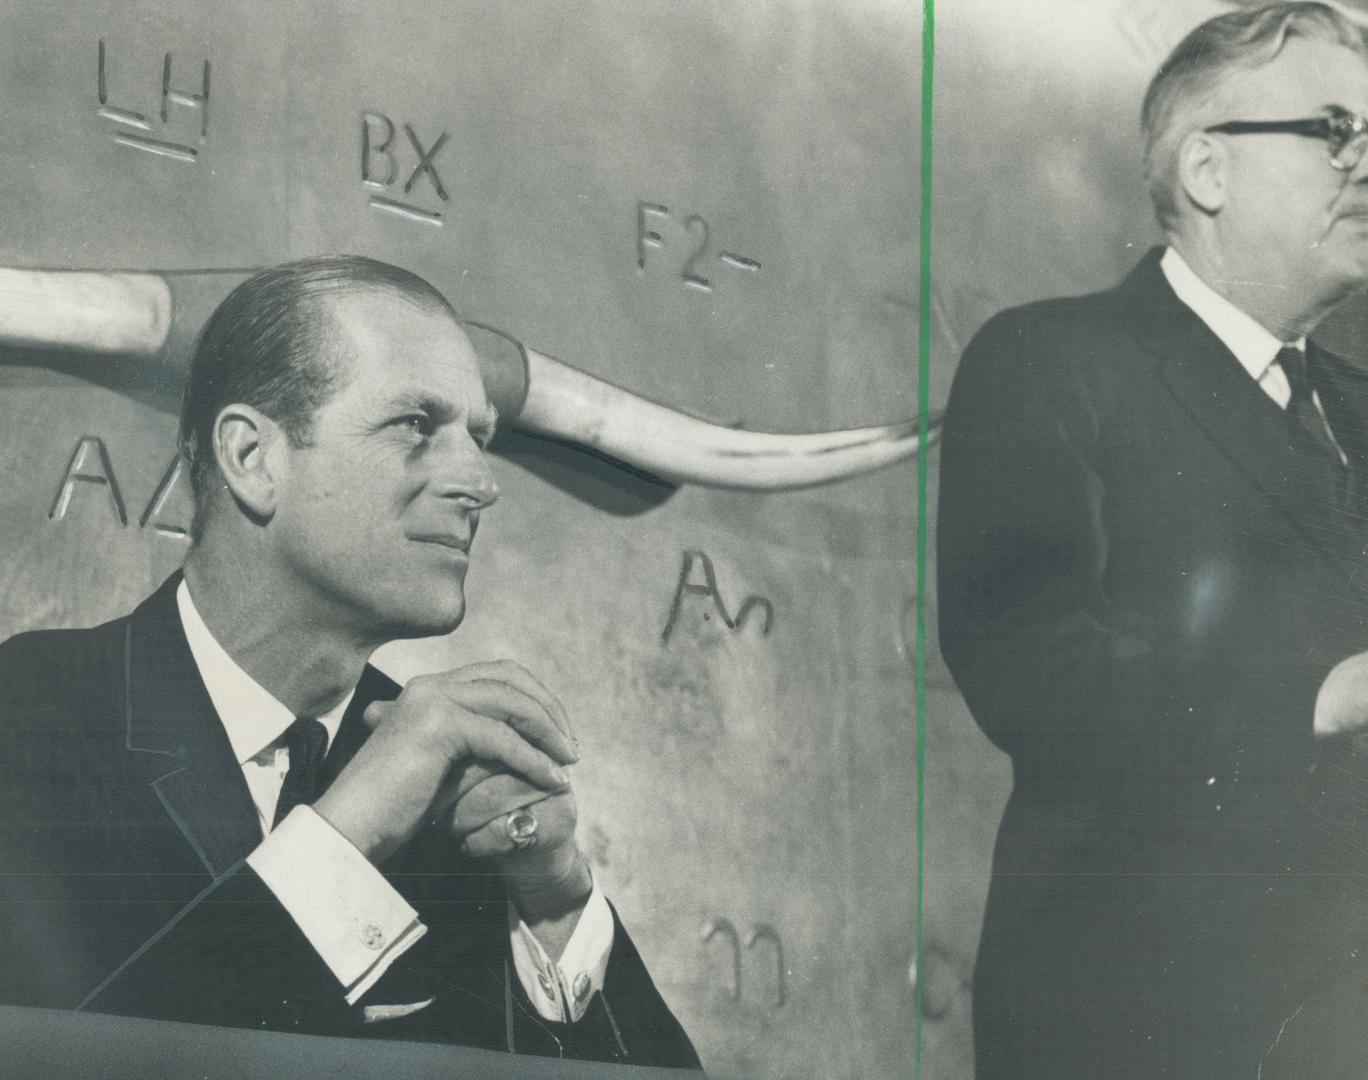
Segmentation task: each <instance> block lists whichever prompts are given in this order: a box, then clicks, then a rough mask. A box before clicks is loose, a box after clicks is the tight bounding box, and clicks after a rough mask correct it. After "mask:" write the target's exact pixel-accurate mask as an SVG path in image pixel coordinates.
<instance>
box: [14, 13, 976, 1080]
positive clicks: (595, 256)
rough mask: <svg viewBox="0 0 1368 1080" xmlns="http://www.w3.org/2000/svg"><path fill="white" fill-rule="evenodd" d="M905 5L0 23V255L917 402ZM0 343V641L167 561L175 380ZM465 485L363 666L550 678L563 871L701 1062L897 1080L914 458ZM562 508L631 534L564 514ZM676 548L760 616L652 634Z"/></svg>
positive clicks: (869, 402)
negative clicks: (594, 901)
mask: <svg viewBox="0 0 1368 1080" xmlns="http://www.w3.org/2000/svg"><path fill="white" fill-rule="evenodd" d="M918 15H919V12H918V10H917V7H916V5H908V4H906V3H904V2H902V0H861V2H850V0H847V2H838V0H756V2H750V3H747V4H746V5H744V7H743V6H742V5H738V4H735V3H723V2H722V0H695V2H693V3H690V4H686V5H680V4H676V3H672V2H666V0H632V2H627V0H592V2H591V0H575V2H573V3H571V2H568V0H566V2H562V3H550V2H545V3H536V4H532V3H524V2H510V0H498V2H496V0H455V2H449V3H437V2H430V3H429V2H418V0H400V2H394V3H390V4H384V5H382V4H373V3H362V2H359V0H351V2H341V0H331V2H329V0H310V2H307V3H297V4H282V3H274V4H267V3H256V2H253V3H247V2H235V3H211V2H209V0H177V2H175V3H170V2H166V3H157V2H155V0H125V2H121V3H112V2H104V0H78V2H74V3H69V4H65V5H57V6H53V5H44V6H39V7H29V8H21V7H19V6H18V5H11V6H10V10H9V11H7V14H6V17H5V19H4V24H3V25H4V33H3V34H0V117H3V130H4V131H5V142H6V153H5V154H4V155H3V156H0V220H3V221H4V223H5V228H4V229H3V230H0V265H10V266H30V267H88V268H131V269H156V270H177V271H189V272H193V273H192V274H190V275H189V276H181V277H177V278H176V279H175V284H176V287H177V289H181V290H185V291H191V290H198V291H199V292H201V293H204V294H214V293H215V292H221V291H223V290H226V288H227V287H228V285H229V284H231V282H232V280H234V275H232V274H219V273H201V272H206V271H213V272H217V271H225V270H238V269H242V268H251V267H256V266H261V265H266V264H269V263H273V262H277V261H280V260H283V259H285V258H288V257H293V256H298V255H304V254H309V253H314V252H320V251H337V250H345V251H353V252H360V253H365V254H370V255H374V256H378V257H380V258H385V259H388V260H391V261H394V262H398V263H401V264H403V265H405V266H408V267H411V268H413V269H415V270H417V271H419V272H420V273H423V274H424V275H426V276H428V277H429V278H430V279H431V280H432V281H433V282H434V283H435V284H437V285H438V286H439V287H441V288H443V289H444V290H446V291H447V292H448V293H449V294H450V295H451V296H452V298H453V299H454V301H455V302H456V304H457V305H458V307H459V308H460V309H461V310H462V311H463V313H465V314H466V315H468V316H469V317H472V318H477V319H480V320H483V321H486V322H490V323H493V324H495V325H498V326H500V327H502V328H503V329H505V330H507V331H509V332H510V333H513V334H515V335H517V336H518V337H520V338H522V339H523V340H525V341H526V342H527V343H528V344H529V345H532V346H534V347H536V348H538V349H541V350H543V351H545V352H549V353H552V354H554V355H557V356H559V357H561V358H562V359H564V360H566V361H568V362H571V363H573V364H576V365H578V366H580V367H583V368H585V369H586V370H589V371H591V372H593V373H595V374H597V375H600V376H603V377H606V378H609V379H611V380H613V381H615V382H618V383H620V384H622V385H624V386H628V387H630V388H633V389H635V390H637V391H639V392H641V393H644V394H647V395H648V396H651V397H654V398H656V399H658V400H662V401H666V402H668V403H670V404H673V405H676V406H679V407H681V408H684V409H687V410H690V411H692V412H695V413H697V414H700V415H704V416H707V417H710V418H713V419H716V420H719V421H722V422H725V423H729V424H739V425H745V426H748V427H756V428H761V427H764V428H770V429H773V430H789V431H802V430H818V429H823V428H827V427H841V426H854V425H861V424H867V423H876V422H884V421H890V420H894V419H898V418H900V417H903V416H906V415H910V414H912V413H913V412H915V402H916V391H917V387H916V349H915V342H916V320H915V311H916V299H917V297H916V285H915V281H916V259H917V251H916V239H915V238H916V227H917V212H916V208H917V205H918V191H917V184H916V177H917V165H918V157H917V154H918V131H917V126H916V121H917V116H918V113H919V108H920V103H919V98H918V95H919V88H920V73H919V70H918V63H919V56H920V37H919V22H918ZM101 42H103V54H101V50H100V43H101ZM168 54H169V55H170V60H169V65H170V67H169V71H170V76H169V81H168V83H167V88H168V90H169V94H164V93H163V76H164V71H165V70H166V64H167V63H168V61H167V59H166V58H167V55H168ZM101 55H103V65H102V66H101V61H100V57H101ZM206 61H207V62H208V65H209V93H208V101H207V106H206V105H205V104H204V103H203V102H202V101H200V100H199V99H200V98H202V97H203V96H204V86H205V83H204V79H205V68H204V65H205V63H206ZM101 70H103V79H101ZM163 109H165V116H163ZM406 128H407V130H406ZM363 131H364V132H365V138H366V139H368V140H369V152H367V151H366V148H365V144H364V143H363ZM409 132H411V133H412V134H411V136H410V134H409ZM425 159H426V161H427V166H426V167H423V166H420V162H422V161H423V160H425ZM367 180H369V183H367V182H366V181H367ZM439 187H440V190H439ZM643 204H644V205H643ZM643 223H644V224H643ZM649 233H654V234H658V237H659V239H658V241H656V240H655V238H653V237H651V236H649V235H645V234H649ZM643 237H644V239H643ZM724 254H725V255H728V256H731V258H730V259H724V258H723V255H724ZM178 295H179V293H178ZM0 360H3V363H0V433H3V434H0V635H8V634H10V633H13V632H15V631H18V630H20V629H24V628H29V627H36V626H55V625H81V624H90V623H94V622H97V621H100V620H102V619H105V618H107V617H110V616H112V615H114V614H117V613H120V612H122V611H124V610H126V609H127V608H128V607H129V606H131V604H132V603H133V602H134V601H136V600H137V599H138V598H139V597H140V596H141V595H143V594H145V593H146V592H147V591H149V590H150V589H151V588H152V587H153V586H154V585H155V584H156V583H157V582H158V581H159V580H160V579H161V578H162V576H163V575H165V574H166V573H168V572H169V571H170V570H171V569H173V568H174V567H175V565H176V564H177V563H178V562H179V560H180V559H181V558H182V556H183V553H184V550H185V549H184V544H185V541H184V539H183V538H181V537H180V536H179V535H178V531H179V528H180V527H183V526H184V525H185V523H186V514H185V511H186V497H185V492H184V491H183V489H182V482H181V481H179V480H176V481H175V482H174V483H173V484H172V485H171V487H170V488H169V489H168V488H166V486H165V482H166V481H167V480H168V479H169V478H168V477H167V475H166V470H167V468H168V466H169V465H170V463H171V461H172V457H173V427H174V424H173V419H172V416H171V414H170V410H171V409H172V408H173V407H174V405H173V403H174V397H175V392H176V387H175V380H174V378H171V377H167V376H166V375H164V374H158V373H153V374H152V375H151V376H148V375H146V374H145V373H140V372H139V371H138V370H136V369H135V368H134V367H132V366H130V365H128V364H126V363H124V362H122V361H110V360H99V359H98V358H96V359H92V358H90V357H79V356H64V355H52V354H43V353H39V352H27V353H10V354H7V355H5V356H3V357H0ZM495 467H496V471H497V473H498V479H499V481H500V484H501V485H502V487H503V490H504V498H503V500H502V501H501V503H500V504H499V505H498V507H496V508H495V509H494V510H493V511H492V512H491V513H489V514H488V515H486V518H485V521H484V526H483V528H482V529H481V534H480V542H479V544H478V545H477V548H476V550H475V553H474V562H473V565H472V568H471V572H470V577H469V594H470V597H471V614H470V617H469V619H468V621H467V623H466V625H465V626H463V627H462V628H461V629H460V630H459V631H458V632H457V633H456V634H455V635H454V636H453V637H451V638H449V639H443V640H438V641H427V642H418V643H410V644H408V645H406V646H403V647H399V648H392V649H389V650H386V652H385V653H384V655H383V657H382V661H383V666H386V667H387V668H389V669H390V670H392V671H394V672H396V673H398V674H400V675H407V674H411V673H414V672H417V671H420V670H426V669H436V668H442V667H447V666H451V665H453V664H456V663H460V662H464V661H468V660H473V659H477V658H486V657H493V656H503V655H507V656H512V657H514V658H515V659H518V660H520V661H521V662H523V663H524V664H525V665H526V666H528V667H529V668H531V669H532V670H533V671H534V672H536V673H537V674H538V675H540V676H541V678H542V679H543V680H544V681H545V682H546V683H547V684H548V685H549V686H551V687H552V688H554V690H555V691H556V692H558V693H559V694H560V695H561V696H562V698H563V699H564V700H565V701H566V703H567V704H568V705H569V706H570V708H571V710H572V712H573V714H574V715H575V716H576V717H577V718H578V724H579V730H580V734H581V739H582V742H583V744H584V750H585V763H584V764H583V765H582V766H580V768H579V778H578V789H579V793H580V799H581V806H582V817H583V826H582V828H583V837H584V839H585V842H586V846H587V849H588V850H589V852H590V854H591V857H592V859H593V862H594V865H595V867H596V870H597V872H598V874H599V875H600V877H601V878H602V880H603V881H604V882H605V883H606V885H607V887H608V889H609V892H610V894H611V895H612V896H613V897H614V899H615V901H616V902H617V904H618V906H619V909H620V910H621V912H622V914H623V917H624V919H625V920H626V921H627V923H628V924H629V925H630V926H631V927H632V928H633V931H634V935H635V936H636V938H637V940H638V943H639V944H640V946H641V948H642V951H643V952H644V954H645V955H646V957H647V960H648V962H649V964H650V966H651V968H652V971H653V972H654V973H655V975H656V977H657V981H658V982H659V984H660V985H661V988H662V990H663V992H664V994H665V996H666V997H667V999H668V1000H669V1001H670V1002H671V1003H672V1005H673V1006H674V1007H675V1009H676V1011H677V1013H678V1014H679V1016H680V1017H681V1019H682V1020H683V1021H684V1023H685V1025H686V1027H688V1029H689V1030H690V1032H691V1033H692V1034H693V1036H694V1038H695V1041H696V1042H697V1044H698V1046H699V1049H700V1051H701V1052H702V1055H703V1057H704V1060H705V1062H706V1063H707V1064H708V1065H709V1066H710V1067H711V1068H713V1069H715V1070H717V1071H719V1072H722V1073H724V1074H725V1073H739V1074H744V1075H757V1076H766V1077H778V1076H819V1075H833V1076H862V1077H896V1076H903V1075H906V1073H907V1069H908V1063H909V1062H910V1060H911V1058H912V1052H913V1016H912V988H911V984H910V982H909V978H908V975H909V965H910V963H911V960H912V950H913V940H914V925H915V906H914V895H915V884H916V883H915V866H916V852H915V850H914V844H913V839H912V838H913V836H914V806H915V801H916V791H915V786H914V784H915V781H914V778H915V738H914V716H913V694H912V691H913V684H912V666H913V658H912V656H911V652H910V649H911V641H912V637H913V635H912V617H911V611H912V603H913V597H912V582H913V577H914V550H915V549H914V533H913V529H914V522H915V491H914V482H915V470H914V468H913V467H912V466H910V465H904V466H900V467H897V468H894V469H891V470H888V471H886V472H884V473H882V474H879V475H877V476H872V477H869V478H865V479H861V480H858V481H854V482H850V483H846V484H842V485H839V486H834V487H830V488H823V489H817V490H815V491H810V492H804V493H797V494H790V495H779V496H768V497H757V496H750V495H742V494H733V493H717V492H708V491H703V490H699V489H684V490H682V491H680V492H679V493H678V494H676V495H675V496H674V497H673V498H672V499H669V500H668V501H666V502H664V503H663V504H659V505H655V506H654V507H652V506H649V505H647V503H646V502H638V503H635V504H634V503H633V502H632V499H631V497H630V494H631V493H630V490H629V488H630V483H628V482H627V481H624V480H622V479H620V478H619V479H618V480H612V479H611V478H608V480H607V481H605V477H604V474H602V473H601V472H600V473H598V474H595V475H596V476H597V479H594V480H593V481H592V483H591V480H590V477H589V474H588V473H587V472H586V471H585V468H586V467H585V465H584V463H583V462H579V461H577V460H575V459H565V460H557V459H556V458H555V457H554V455H552V456H548V452H547V450H546V448H545V447H538V446H537V445H535V444H533V443H531V442H530V441H529V440H525V439H523V440H505V441H504V442H503V443H502V455H501V457H500V459H499V460H498V461H497V462H496V466H495ZM605 482H607V483H610V484H617V485H619V486H621V490H611V489H609V488H605V487H604V486H603V485H604V484H605ZM595 484H596V485H598V487H597V489H596V490H597V491H598V495H599V496H600V497H599V498H598V500H597V501H598V502H599V503H603V502H605V501H607V502H612V503H614V504H615V505H617V506H619V507H622V506H630V507H631V508H632V509H635V510H636V511H638V512H636V513H634V514H616V513H609V512H606V511H605V510H604V509H602V508H600V507H599V506H597V505H595V502H594V501H592V500H590V499H588V498H587V493H589V491H590V488H591V487H593V485H595ZM623 485H625V486H623ZM624 491H625V492H626V494H625V495H624V494H623V492H624ZM689 553H696V554H693V555H690V554H689ZM705 559H706V561H707V562H708V563H709V564H710V565H711V567H712V568H713V570H714V572H715V577H716V582H717V586H718V589H719V591H720V594H721V598H722V601H723V603H724V604H725V606H726V607H727V609H728V611H729V613H730V614H731V615H733V616H734V615H735V614H736V613H737V611H738V609H739V608H740V607H741V605H742V604H743V603H744V602H745V601H746V599H747V598H749V597H752V596H754V597H759V598H762V599H763V600H765V601H767V602H768V604H769V605H770V607H771V608H772V620H771V621H770V624H769V626H768V629H767V630H766V627H765V620H764V618H763V616H762V609H763V605H755V606H754V607H753V611H752V615H751V617H750V618H748V619H747V620H746V622H745V623H744V625H742V626H741V627H739V628H738V629H735V630H729V629H728V628H727V626H726V624H725V620H724V619H723V618H722V617H721V613H720V612H719V611H718V610H717V606H716V604H715V603H714V601H713V600H712V599H711V598H710V597H706V596H701V595H697V594H694V593H689V594H686V595H685V596H684V597H683V598H682V600H681V601H680V602H679V605H678V611H675V612H674V614H675V619H674V623H673V625H672V627H671V629H670V633H669V635H668V638H667V637H666V635H665V629H666V626H667V624H669V622H670V617H671V613H672V611H674V609H675V607H676V595H677V592H678V586H679V585H680V583H681V575H682V573H683V572H684V571H685V570H686V569H687V571H688V575H689V576H688V579H687V580H688V581H689V582H690V583H694V584H697V583H701V582H703V581H704V580H705V568H704V561H705ZM724 920H725V922H723V921H724ZM727 925H730V926H731V927H732V928H733V929H734V932H735V934H736V937H737V946H738V951H739V954H740V971H741V980H740V984H739V986H737V987H733V985H732V972H733V957H732V947H731V944H730V943H729V940H728V933H729V931H728V930H727V929H726V926H727ZM709 927H711V928H713V930H714V933H713V936H712V939H711V940H710V941H708V942H706V943H705V942H704V940H703V939H704V934H705V928H709ZM781 971H782V1003H781V997H780V991H781V982H780V978H781ZM935 1075H942V1074H941V1073H939V1072H936V1073H935ZM943 1075H951V1074H950V1073H944V1074H943Z"/></svg>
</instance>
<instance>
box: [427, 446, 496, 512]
mask: <svg viewBox="0 0 1368 1080" xmlns="http://www.w3.org/2000/svg"><path fill="white" fill-rule="evenodd" d="M434 483H435V487H436V490H437V494H438V495H440V496H441V497H442V498H444V499H451V500H453V501H455V502H459V503H460V504H461V505H462V506H463V507H464V508H465V509H467V510H483V509H484V508H485V507H486V506H489V505H491V504H492V503H494V502H496V501H497V500H498V498H499V484H498V482H497V481H496V480H495V479H494V473H493V472H492V471H491V470H490V468H489V459H488V458H487V457H486V455H485V452H484V451H483V450H481V449H480V447H479V445H478V444H477V443H476V442H475V441H474V440H473V439H471V438H469V437H468V436H467V437H465V438H462V439H457V440H454V445H452V446H450V447H449V448H447V450H446V452H445V453H443V454H442V456H441V460H440V462H439V463H438V464H437V472H436V476H435V481H434Z"/></svg>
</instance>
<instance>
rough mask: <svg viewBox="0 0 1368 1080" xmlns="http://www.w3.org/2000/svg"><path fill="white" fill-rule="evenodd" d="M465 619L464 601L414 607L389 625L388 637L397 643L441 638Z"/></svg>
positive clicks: (434, 602)
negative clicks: (416, 639) (412, 639)
mask: <svg viewBox="0 0 1368 1080" xmlns="http://www.w3.org/2000/svg"><path fill="white" fill-rule="evenodd" d="M464 619H465V602H464V600H462V601H460V602H459V603H457V602H452V601H450V600H448V601H445V602H442V600H440V599H434V600H433V601H432V602H431V603H429V604H425V605H422V606H421V607H417V606H416V607H414V608H413V609H412V610H410V611H407V612H405V613H404V614H403V615H402V616H401V617H399V618H397V619H395V620H393V622H392V623H391V627H392V628H391V631H390V636H391V637H392V638H393V639H394V640H396V641H398V640H400V639H409V638H427V637H443V636H445V635H446V634H449V633H451V632H452V631H453V630H455V629H456V628H457V627H458V626H460V625H461V622H462V621H463V620H464Z"/></svg>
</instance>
